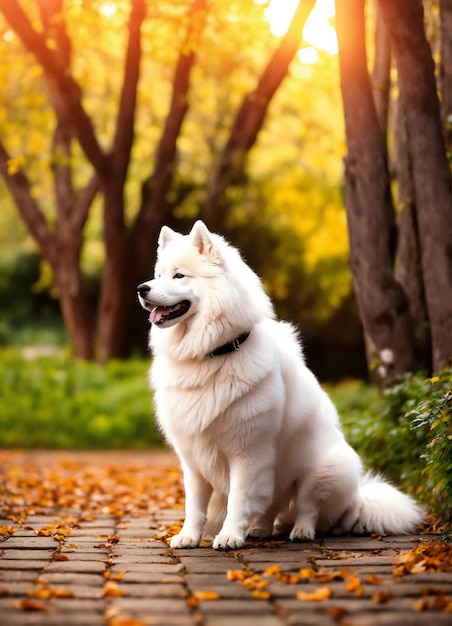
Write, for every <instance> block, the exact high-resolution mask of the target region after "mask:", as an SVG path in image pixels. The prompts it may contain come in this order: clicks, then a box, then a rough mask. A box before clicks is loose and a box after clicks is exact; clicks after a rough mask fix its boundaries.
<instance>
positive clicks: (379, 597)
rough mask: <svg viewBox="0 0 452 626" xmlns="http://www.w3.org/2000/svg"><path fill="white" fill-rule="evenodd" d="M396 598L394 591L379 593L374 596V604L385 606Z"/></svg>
mask: <svg viewBox="0 0 452 626" xmlns="http://www.w3.org/2000/svg"><path fill="white" fill-rule="evenodd" d="M394 597H395V594H393V593H392V591H377V592H376V593H374V595H373V596H372V602H375V603H376V604H383V603H384V602H387V601H388V600H390V599H391V598H394Z"/></svg>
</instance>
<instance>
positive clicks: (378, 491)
mask: <svg viewBox="0 0 452 626" xmlns="http://www.w3.org/2000/svg"><path fill="white" fill-rule="evenodd" d="M356 513H358V516H357V517H358V519H356ZM423 519H424V511H423V509H422V507H420V506H419V504H418V503H417V502H416V501H415V500H414V499H413V498H411V496H408V495H406V494H404V493H402V492H401V491H399V490H398V489H397V488H396V487H394V486H393V485H391V484H390V483H388V482H387V481H386V480H385V479H384V478H382V477H381V476H378V475H376V474H373V473H372V472H368V473H367V474H366V475H365V476H364V478H363V481H362V484H361V486H360V488H359V492H358V502H357V507H356V508H355V516H354V520H353V521H354V525H353V527H352V528H351V529H349V530H351V531H352V532H353V533H356V534H369V533H376V534H378V535H404V534H408V533H412V532H414V531H415V530H416V526H418V525H419V524H421V523H422V521H423Z"/></svg>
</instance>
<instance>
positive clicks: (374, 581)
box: [366, 574, 385, 585]
mask: <svg viewBox="0 0 452 626" xmlns="http://www.w3.org/2000/svg"><path fill="white" fill-rule="evenodd" d="M384 582H385V581H384V580H383V579H382V578H379V577H378V576H377V575H376V574H369V576H367V578H366V583H367V584H368V585H384Z"/></svg>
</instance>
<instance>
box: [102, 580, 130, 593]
mask: <svg viewBox="0 0 452 626" xmlns="http://www.w3.org/2000/svg"><path fill="white" fill-rule="evenodd" d="M102 595H103V596H126V595H127V593H126V592H125V591H123V590H122V589H121V588H120V586H119V585H118V583H117V582H115V581H114V580H109V581H108V582H107V583H105V586H104V590H103V592H102Z"/></svg>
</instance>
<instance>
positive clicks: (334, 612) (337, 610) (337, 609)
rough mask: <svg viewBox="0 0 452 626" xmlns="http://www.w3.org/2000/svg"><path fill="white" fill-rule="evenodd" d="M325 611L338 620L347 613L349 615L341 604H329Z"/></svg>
mask: <svg viewBox="0 0 452 626" xmlns="http://www.w3.org/2000/svg"><path fill="white" fill-rule="evenodd" d="M325 613H326V614H327V615H330V616H331V617H334V619H336V620H340V619H342V618H343V617H344V616H345V615H347V611H346V609H344V608H342V607H341V606H327V607H326V609H325Z"/></svg>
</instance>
